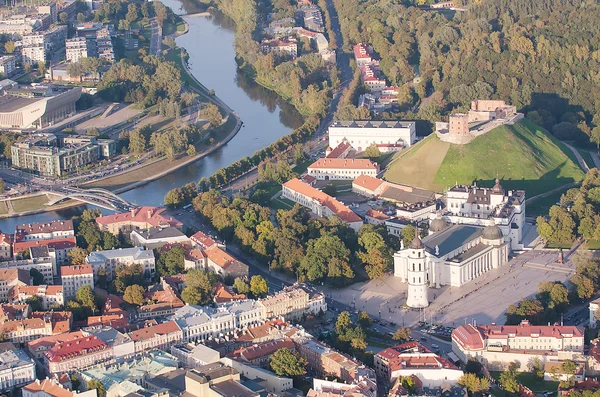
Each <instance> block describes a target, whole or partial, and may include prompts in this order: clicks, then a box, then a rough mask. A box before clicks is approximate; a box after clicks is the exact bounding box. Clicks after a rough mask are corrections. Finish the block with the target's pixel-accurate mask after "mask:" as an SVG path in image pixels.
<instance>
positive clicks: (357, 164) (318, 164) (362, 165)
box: [308, 157, 379, 170]
mask: <svg viewBox="0 0 600 397" xmlns="http://www.w3.org/2000/svg"><path fill="white" fill-rule="evenodd" d="M311 168H320V169H331V168H334V169H353V170H377V169H379V166H378V165H377V163H374V162H372V161H371V160H368V159H345V158H331V157H327V158H321V159H318V160H317V161H315V162H314V163H312V164H311V165H309V166H308V169H311Z"/></svg>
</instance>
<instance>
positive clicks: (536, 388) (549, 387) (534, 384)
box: [490, 371, 558, 393]
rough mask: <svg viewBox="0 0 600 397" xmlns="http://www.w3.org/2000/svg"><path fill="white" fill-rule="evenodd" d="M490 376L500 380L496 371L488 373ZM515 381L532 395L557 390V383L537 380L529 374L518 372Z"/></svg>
mask: <svg viewBox="0 0 600 397" xmlns="http://www.w3.org/2000/svg"><path fill="white" fill-rule="evenodd" d="M490 375H492V377H493V378H494V379H499V378H500V372H497V371H490ZM517 380H518V381H519V383H520V384H522V385H523V386H526V387H528V388H529V389H531V391H533V392H534V393H541V392H544V391H551V392H556V391H557V390H558V382H553V381H546V380H543V379H541V380H540V379H537V378H536V377H534V376H533V374H532V373H531V372H519V374H518V375H517Z"/></svg>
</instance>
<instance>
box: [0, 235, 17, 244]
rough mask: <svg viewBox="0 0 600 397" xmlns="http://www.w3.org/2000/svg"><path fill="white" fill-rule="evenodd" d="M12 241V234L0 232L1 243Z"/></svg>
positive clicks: (10, 242)
mask: <svg viewBox="0 0 600 397" xmlns="http://www.w3.org/2000/svg"><path fill="white" fill-rule="evenodd" d="M13 241H14V239H13V235H12V234H6V233H0V243H1V244H12V243H13Z"/></svg>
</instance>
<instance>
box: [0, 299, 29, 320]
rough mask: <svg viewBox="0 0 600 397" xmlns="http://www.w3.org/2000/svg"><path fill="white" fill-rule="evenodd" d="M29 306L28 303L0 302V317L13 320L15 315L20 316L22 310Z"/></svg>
mask: <svg viewBox="0 0 600 397" xmlns="http://www.w3.org/2000/svg"><path fill="white" fill-rule="evenodd" d="M28 308H29V305H28V304H20V305H19V304H16V305H13V304H10V303H2V304H0V317H6V318H7V319H8V320H14V319H15V318H17V317H22V316H23V312H25V310H27V309H28Z"/></svg>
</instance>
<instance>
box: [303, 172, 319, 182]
mask: <svg viewBox="0 0 600 397" xmlns="http://www.w3.org/2000/svg"><path fill="white" fill-rule="evenodd" d="M316 180H317V178H315V177H314V176H310V175H308V174H304V175H302V182H304V183H306V184H309V185H310V184H312V183H313V182H314V181H316Z"/></svg>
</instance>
